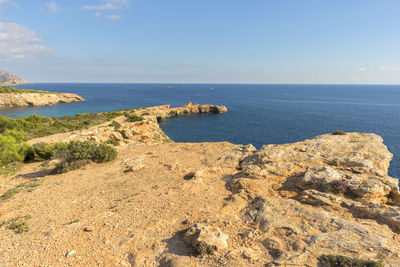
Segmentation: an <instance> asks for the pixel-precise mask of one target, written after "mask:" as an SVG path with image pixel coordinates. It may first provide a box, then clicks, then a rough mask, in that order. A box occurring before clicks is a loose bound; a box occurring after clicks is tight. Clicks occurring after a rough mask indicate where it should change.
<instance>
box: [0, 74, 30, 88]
mask: <svg viewBox="0 0 400 267" xmlns="http://www.w3.org/2000/svg"><path fill="white" fill-rule="evenodd" d="M21 83H26V82H25V80H23V79H21V78H18V77H17V76H15V75H14V74H11V73H9V72H6V71H3V70H0V85H18V84H21Z"/></svg>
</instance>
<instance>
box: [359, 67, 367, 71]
mask: <svg viewBox="0 0 400 267" xmlns="http://www.w3.org/2000/svg"><path fill="white" fill-rule="evenodd" d="M357 71H361V72H363V71H367V68H364V67H361V68H358V69H357Z"/></svg>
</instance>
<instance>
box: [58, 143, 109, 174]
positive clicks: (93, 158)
mask: <svg viewBox="0 0 400 267" xmlns="http://www.w3.org/2000/svg"><path fill="white" fill-rule="evenodd" d="M58 155H59V156H60V157H62V158H63V161H61V162H60V163H59V164H57V166H56V168H55V170H54V171H53V173H65V172H68V171H71V170H76V169H79V168H81V167H83V166H85V165H87V164H88V163H90V162H96V163H101V162H107V161H111V160H114V159H115V158H116V157H117V151H116V150H115V148H113V147H110V146H107V145H104V144H100V145H97V144H94V143H90V142H88V141H86V142H81V141H72V142H70V143H68V144H67V145H66V147H65V148H64V149H62V150H59V152H58Z"/></svg>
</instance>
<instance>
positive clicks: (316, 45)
mask: <svg viewBox="0 0 400 267" xmlns="http://www.w3.org/2000/svg"><path fill="white" fill-rule="evenodd" d="M399 14H400V1H399V0H331V1H327V0H53V1H49V0H34V1H33V0H0V69H1V70H5V71H9V72H12V73H14V74H16V75H17V76H19V77H21V78H24V79H25V80H27V81H30V82H121V83H125V82H160V83H172V82H186V83H191V82H199V83H317V84H319V83H323V84H326V83H328V84H329V83H345V84H352V83H355V84H400V15H399Z"/></svg>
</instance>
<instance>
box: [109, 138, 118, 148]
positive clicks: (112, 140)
mask: <svg viewBox="0 0 400 267" xmlns="http://www.w3.org/2000/svg"><path fill="white" fill-rule="evenodd" d="M107 144H110V145H113V146H119V141H118V140H116V139H110V140H108V141H107Z"/></svg>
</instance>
